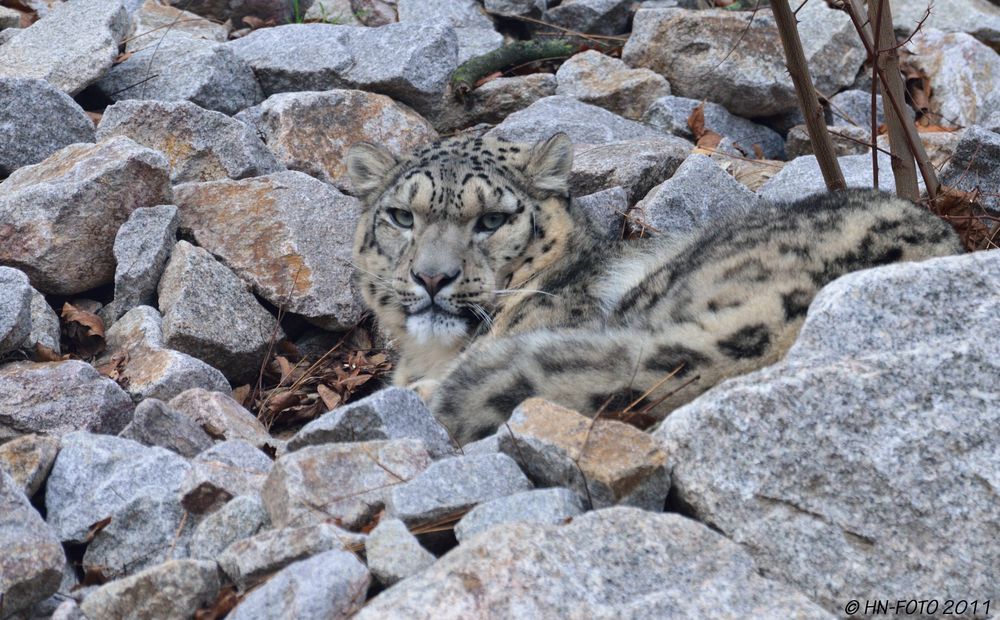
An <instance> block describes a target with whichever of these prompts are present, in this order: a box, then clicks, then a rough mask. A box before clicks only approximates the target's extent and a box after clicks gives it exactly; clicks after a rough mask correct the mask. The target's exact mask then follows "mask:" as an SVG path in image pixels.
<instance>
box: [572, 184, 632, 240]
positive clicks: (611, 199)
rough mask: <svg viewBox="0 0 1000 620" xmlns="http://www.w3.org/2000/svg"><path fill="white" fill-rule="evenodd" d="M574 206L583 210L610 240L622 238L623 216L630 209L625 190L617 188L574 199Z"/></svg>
mask: <svg viewBox="0 0 1000 620" xmlns="http://www.w3.org/2000/svg"><path fill="white" fill-rule="evenodd" d="M573 205H574V207H577V208H579V209H582V210H583V211H584V213H586V214H587V215H588V216H589V217H590V220H591V221H592V222H593V223H594V225H595V226H597V229H598V230H600V231H602V232H604V233H605V236H606V237H607V238H608V239H618V238H620V237H621V235H622V216H623V214H624V213H625V212H626V211H628V208H629V204H628V192H627V191H625V188H623V187H619V186H616V187H611V188H608V189H602V190H600V191H598V192H594V193H593V194H587V195H586V196H580V197H577V198H574V199H573Z"/></svg>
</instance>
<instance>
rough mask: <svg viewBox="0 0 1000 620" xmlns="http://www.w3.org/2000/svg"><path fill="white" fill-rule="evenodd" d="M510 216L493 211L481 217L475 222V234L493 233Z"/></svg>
mask: <svg viewBox="0 0 1000 620" xmlns="http://www.w3.org/2000/svg"><path fill="white" fill-rule="evenodd" d="M509 218H510V214H508V213H501V212H499V211H493V212H491V213H487V214H486V215H483V216H482V217H480V218H479V219H478V220H477V221H476V232H493V231H494V230H496V229H498V228H500V227H501V226H503V225H504V224H506V223H507V220H508V219H509Z"/></svg>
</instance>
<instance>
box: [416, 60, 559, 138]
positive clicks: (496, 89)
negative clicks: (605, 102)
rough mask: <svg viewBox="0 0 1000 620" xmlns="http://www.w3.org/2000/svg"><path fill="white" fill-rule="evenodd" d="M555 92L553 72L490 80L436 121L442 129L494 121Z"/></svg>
mask: <svg viewBox="0 0 1000 620" xmlns="http://www.w3.org/2000/svg"><path fill="white" fill-rule="evenodd" d="M554 94H556V78H555V76H554V75H552V74H551V73H532V74H529V75H519V76H515V77H501V78H496V79H495V80H490V81H488V82H486V83H485V84H483V85H482V86H480V87H479V88H477V89H475V90H473V91H472V92H470V93H469V94H467V95H466V96H465V105H461V106H450V107H448V108H446V109H445V110H444V112H443V113H442V114H441V115H440V116H438V117H437V118H436V119H435V121H434V125H435V126H436V127H437V128H438V129H440V130H441V131H442V132H448V131H454V130H457V129H461V128H463V127H471V126H473V125H477V124H479V123H489V124H491V125H493V124H496V123H500V122H502V121H503V120H504V119H505V118H507V117H508V116H510V115H511V114H513V113H514V112H517V111H519V110H523V109H524V108H526V107H528V106H529V105H531V104H532V103H534V102H536V101H538V100H539V99H541V98H543V97H550V96H552V95H554Z"/></svg>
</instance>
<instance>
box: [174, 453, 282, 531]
mask: <svg viewBox="0 0 1000 620" xmlns="http://www.w3.org/2000/svg"><path fill="white" fill-rule="evenodd" d="M272 465H273V463H272V462H271V459H270V458H268V457H267V455H265V454H264V453H263V452H262V451H260V450H258V449H257V448H255V447H254V446H252V445H250V444H249V443H247V442H245V441H241V440H239V439H232V440H230V441H223V442H220V443H218V444H216V445H214V446H212V447H210V448H208V449H207V450H205V451H203V452H202V453H201V454H199V455H198V456H196V457H195V458H193V459H191V469H190V470H188V473H187V475H186V476H185V477H184V482H183V483H182V484H181V489H180V495H181V505H182V506H184V508H186V509H187V510H188V511H190V512H192V513H195V514H204V513H209V512H214V511H216V510H218V509H219V508H221V507H222V506H223V505H224V504H225V503H226V502H228V501H229V500H231V499H233V498H234V497H237V496H240V495H251V494H253V495H256V494H258V493H259V492H260V489H261V487H262V486H264V480H265V479H266V478H267V474H268V473H270V471H271V466H272Z"/></svg>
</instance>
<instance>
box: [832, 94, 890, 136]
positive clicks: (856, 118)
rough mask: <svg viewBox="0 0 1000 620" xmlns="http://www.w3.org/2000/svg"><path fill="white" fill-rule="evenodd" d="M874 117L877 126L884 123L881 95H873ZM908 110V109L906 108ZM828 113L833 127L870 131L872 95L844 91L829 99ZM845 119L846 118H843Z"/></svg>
mask: <svg viewBox="0 0 1000 620" xmlns="http://www.w3.org/2000/svg"><path fill="white" fill-rule="evenodd" d="M875 101H876V104H875V105H876V111H877V113H876V116H875V119H876V121H877V122H878V124H879V125H881V124H883V123H885V110H884V108H883V107H882V95H875ZM907 109H909V108H907ZM830 112H831V116H832V119H833V122H832V123H830V124H831V125H833V126H834V127H842V126H857V127H861V128H862V129H867V130H868V131H871V127H872V94H871V91H868V92H865V91H863V90H856V89H851V90H845V91H843V92H839V93H837V94H836V95H834V96H833V97H830ZM845 117H846V118H845Z"/></svg>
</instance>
